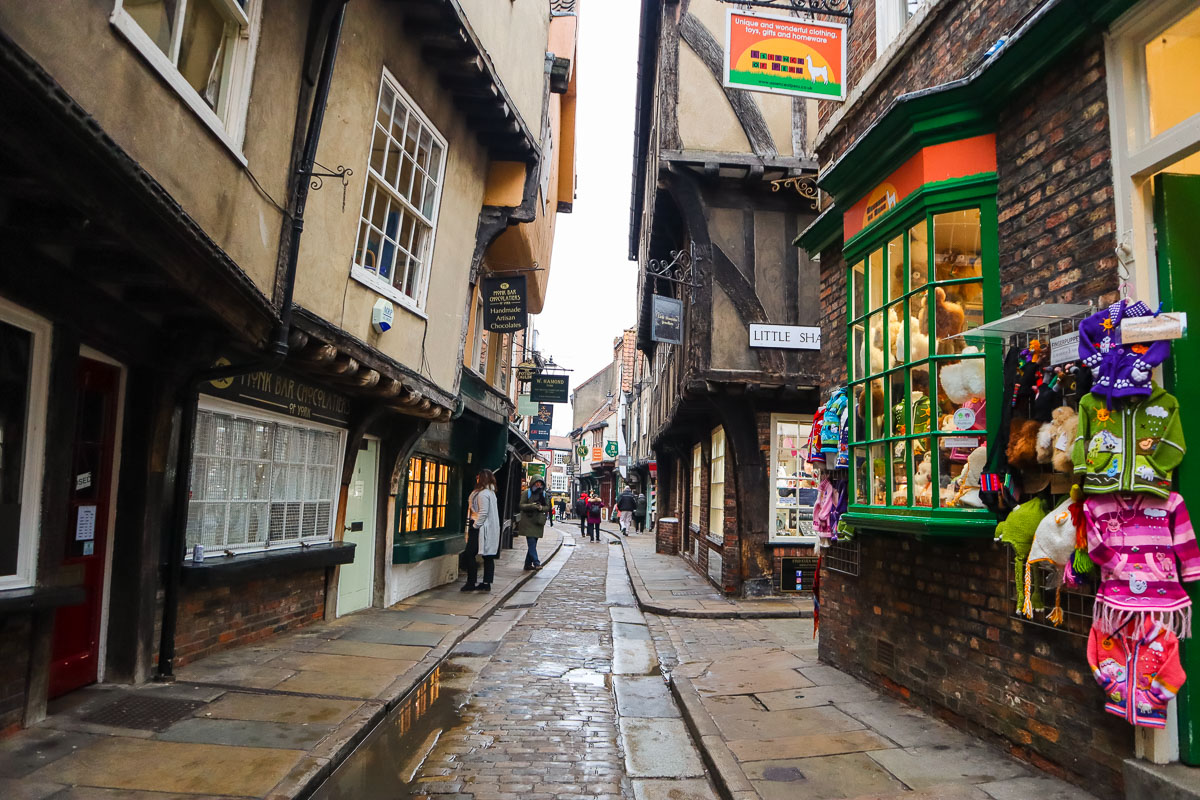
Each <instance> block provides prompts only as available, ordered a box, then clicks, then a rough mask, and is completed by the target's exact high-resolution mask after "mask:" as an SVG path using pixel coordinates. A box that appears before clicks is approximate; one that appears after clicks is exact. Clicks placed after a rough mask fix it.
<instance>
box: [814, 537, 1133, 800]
mask: <svg viewBox="0 0 1200 800" xmlns="http://www.w3.org/2000/svg"><path fill="white" fill-rule="evenodd" d="M860 543H861V548H862V553H861V559H862V567H861V572H860V574H859V576H858V577H850V576H847V575H843V574H841V573H836V572H830V571H829V570H825V571H824V573H823V574H822V575H821V636H820V645H819V647H820V656H821V660H822V661H825V662H828V663H831V664H834V665H836V666H838V667H840V668H842V669H844V670H846V671H848V672H852V673H854V674H856V675H859V676H861V677H863V678H865V679H866V680H867V681H868V682H870V683H872V684H873V685H876V686H880V687H881V688H883V689H885V690H888V691H890V692H891V693H893V694H897V695H900V696H902V697H904V698H906V699H908V700H910V701H912V702H914V703H917V704H918V705H922V706H925V707H927V708H930V709H931V710H932V711H934V713H936V714H938V715H939V716H941V717H943V718H944V719H947V720H948V721H950V722H952V723H955V724H957V725H958V726H960V727H963V728H966V729H968V730H969V731H971V732H972V733H975V734H980V735H985V736H987V735H989V734H990V735H992V736H994V737H1003V739H1004V740H1006V741H1007V746H1008V747H1009V748H1010V749H1011V750H1012V751H1013V752H1014V754H1016V755H1018V756H1022V757H1024V758H1026V759H1028V760H1031V761H1033V762H1034V763H1036V764H1037V765H1038V766H1040V767H1042V768H1045V769H1048V770H1049V771H1051V772H1054V773H1058V774H1060V775H1062V776H1063V777H1067V778H1068V779H1073V780H1074V781H1076V782H1078V783H1081V784H1083V785H1086V786H1087V787H1088V789H1089V790H1090V791H1092V792H1094V793H1096V794H1098V795H1100V796H1103V797H1114V798H1115V797H1118V796H1120V791H1121V786H1122V782H1121V761H1122V759H1123V758H1126V757H1128V756H1130V755H1131V754H1132V752H1131V751H1132V747H1131V744H1132V741H1133V734H1132V730H1131V728H1130V727H1129V725H1127V724H1126V723H1125V722H1123V721H1122V720H1120V719H1118V718H1116V717H1114V716H1112V715H1111V714H1107V713H1105V712H1104V711H1103V710H1102V708H1103V699H1104V697H1103V695H1102V693H1101V692H1100V690H1099V688H1098V687H1097V686H1096V684H1095V681H1093V680H1092V676H1091V673H1090V671H1089V670H1088V666H1087V661H1086V659H1085V648H1086V644H1087V643H1086V641H1085V640H1084V639H1082V638H1080V637H1077V636H1072V635H1069V634H1066V633H1064V632H1061V631H1051V630H1047V629H1045V628H1042V627H1039V626H1035V625H1030V624H1028V623H1025V622H1023V621H1021V620H1017V619H1013V618H1012V617H1010V616H1009V611H1010V609H1009V601H1008V599H1007V595H1008V592H1007V591H1006V588H1005V581H1006V579H1007V561H1008V560H1009V559H1010V558H1011V556H1009V554H1008V551H1007V549H1006V548H1002V547H1000V546H999V545H994V544H992V543H991V542H987V541H982V540H979V539H970V540H962V541H957V542H956V541H944V542H940V543H939V542H933V541H930V540H919V539H914V538H912V537H908V536H902V535H898V534H878V535H875V534H862V535H861V536H860ZM880 640H882V641H885V642H888V643H890V644H892V645H894V647H895V663H894V665H886V664H882V663H880V661H879V660H878V659H877V653H878V642H879V641H880Z"/></svg>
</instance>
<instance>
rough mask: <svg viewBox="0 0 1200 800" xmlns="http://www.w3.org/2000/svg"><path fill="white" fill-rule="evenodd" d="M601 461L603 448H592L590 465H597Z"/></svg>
mask: <svg viewBox="0 0 1200 800" xmlns="http://www.w3.org/2000/svg"><path fill="white" fill-rule="evenodd" d="M603 460H604V448H603V447H593V448H592V463H593V464H597V463H599V462H601V461H603Z"/></svg>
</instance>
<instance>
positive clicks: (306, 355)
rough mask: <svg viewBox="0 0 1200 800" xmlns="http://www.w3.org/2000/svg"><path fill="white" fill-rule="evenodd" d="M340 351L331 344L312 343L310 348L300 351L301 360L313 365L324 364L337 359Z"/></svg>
mask: <svg viewBox="0 0 1200 800" xmlns="http://www.w3.org/2000/svg"><path fill="white" fill-rule="evenodd" d="M337 354H338V350H337V348H336V347H334V346H333V345H331V344H325V343H324V342H318V341H315V340H314V341H312V342H309V346H308V347H307V348H305V349H304V350H301V351H300V358H302V359H304V360H305V361H308V362H310V363H313V364H324V363H325V362H326V361H333V360H334V359H335V358H337Z"/></svg>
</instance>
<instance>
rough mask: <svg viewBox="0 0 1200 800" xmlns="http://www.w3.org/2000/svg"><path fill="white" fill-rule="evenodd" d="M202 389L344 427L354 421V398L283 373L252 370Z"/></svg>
mask: <svg viewBox="0 0 1200 800" xmlns="http://www.w3.org/2000/svg"><path fill="white" fill-rule="evenodd" d="M229 363H230V362H229V361H228V360H227V359H224V358H222V359H219V360H218V361H217V363H216V364H214V365H213V366H214V367H225V366H229ZM201 391H203V392H204V393H205V394H208V395H212V396H213V397H221V398H224V399H226V400H232V401H233V402H235V403H244V404H245V405H248V406H254V407H255V408H262V409H266V410H267V411H274V412H275V413H276V414H287V415H288V416H289V417H297V418H298V419H309V420H313V421H314V422H323V423H325V424H327V425H338V426H341V427H343V428H344V427H346V425H347V424H348V423H349V421H350V400H349V399H348V398H347V397H346V396H345V395H341V394H338V393H337V392H334V391H331V390H329V389H326V388H324V387H322V386H317V385H315V384H312V383H308V382H307V381H302V380H300V379H299V378H293V377H291V376H290V375H285V374H283V373H279V372H262V371H260V372H250V373H247V374H245V375H236V376H234V377H232V378H222V379H221V380H216V381H209V382H208V383H207V384H205V385H204V387H203V388H202V389H201Z"/></svg>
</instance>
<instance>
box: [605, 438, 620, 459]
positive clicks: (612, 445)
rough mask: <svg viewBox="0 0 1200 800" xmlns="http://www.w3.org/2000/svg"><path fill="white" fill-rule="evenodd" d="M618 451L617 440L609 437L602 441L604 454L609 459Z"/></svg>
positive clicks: (615, 455)
mask: <svg viewBox="0 0 1200 800" xmlns="http://www.w3.org/2000/svg"><path fill="white" fill-rule="evenodd" d="M619 452H620V449H619V448H618V447H617V442H616V440H615V439H609V440H608V441H606V442H605V443H604V455H606V456H608V457H609V459H614V458H616V457H617V453H619Z"/></svg>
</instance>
